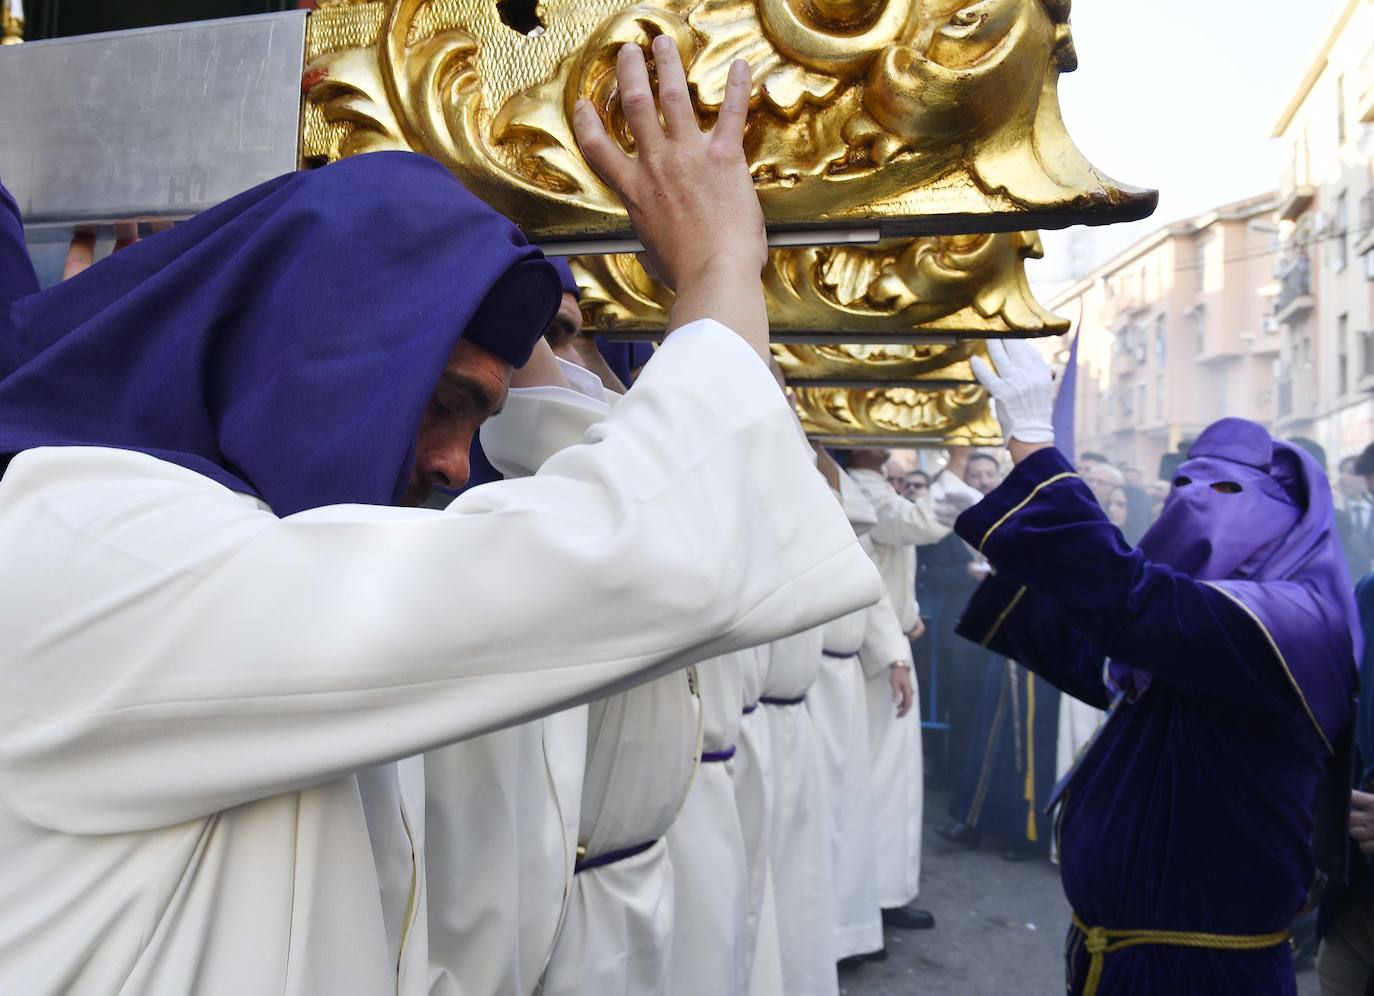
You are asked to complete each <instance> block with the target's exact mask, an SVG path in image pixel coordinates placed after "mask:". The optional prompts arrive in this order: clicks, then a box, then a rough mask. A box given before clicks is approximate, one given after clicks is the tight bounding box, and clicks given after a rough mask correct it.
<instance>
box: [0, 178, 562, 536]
mask: <svg viewBox="0 0 1374 996" xmlns="http://www.w3.org/2000/svg"><path fill="white" fill-rule="evenodd" d="M558 287H559V285H558V275H557V273H556V272H555V270H554V268H553V267H552V266H550V265H549V264H548V262H546V261H545V260H544V258H543V256H542V254H541V253H540V252H539V250H538V249H536V248H534V247H532V246H530V245H528V244H526V242H525V240H524V238H523V236H521V234H520V232H519V231H518V230H517V229H516V227H515V226H514V225H513V224H511V223H510V222H509V221H507V220H506V219H505V218H503V217H501V216H500V215H499V214H497V213H496V212H495V211H493V210H492V209H491V208H489V207H487V206H486V205H485V204H483V203H482V202H481V201H480V200H478V199H477V198H476V197H474V196H473V195H472V194H470V193H468V192H467V190H465V189H464V188H463V187H462V186H461V185H460V184H459V183H458V182H457V181H456V180H455V179H454V178H453V177H452V176H451V175H450V174H449V173H448V172H447V171H446V170H444V169H443V168H442V167H441V166H439V164H438V163H436V162H434V161H433V160H432V159H428V158H426V157H424V156H420V155H416V154H413V153H402V152H379V153H372V154H369V155H364V156H358V157H356V158H353V159H346V160H344V161H342V162H339V163H335V164H334V165H331V166H326V167H324V168H322V169H318V170H313V171H310V172H304V173H293V174H288V175H286V176H282V177H278V178H277V179H275V180H271V181H268V182H267V183H264V184H262V185H260V186H258V187H254V188H253V189H251V190H249V191H247V192H245V193H243V194H240V195H238V196H237V197H235V198H233V199H231V200H229V201H226V202H225V203H223V204H220V205H218V206H217V207H214V208H211V209H210V210H208V211H206V212H204V213H202V214H200V215H198V216H196V217H195V218H192V219H191V220H190V221H187V222H185V223H183V224H181V225H178V226H177V227H176V228H174V229H172V230H171V231H169V232H165V233H162V234H160V235H156V236H153V237H152V238H149V239H147V240H145V241H143V242H140V243H138V244H137V245H135V246H132V247H130V248H128V249H126V250H124V251H122V252H120V253H118V254H116V255H114V256H111V257H109V258H108V259H105V260H102V261H101V262H99V263H97V264H96V265H94V266H92V267H91V268H90V269H88V270H87V271H86V272H85V273H82V274H81V275H79V276H77V277H76V278H74V279H72V280H68V281H66V282H64V283H62V284H59V285H57V286H56V287H53V288H50V289H49V290H46V291H41V292H38V293H30V294H29V295H27V296H23V297H20V298H19V300H17V301H16V302H14V305H13V307H12V308H11V309H10V316H11V320H12V322H13V325H14V328H13V339H12V343H11V346H12V348H13V349H14V350H15V353H16V355H15V357H14V362H11V363H10V364H9V366H8V368H0V375H4V374H7V376H4V379H3V380H0V454H5V453H11V454H12V453H17V452H20V451H22V450H26V449H31V448H34V447H38V446H108V447H115V448H120V449H129V450H138V451H141V452H144V453H148V454H151V455H153V456H156V457H158V458H160V459H163V460H168V461H170V462H173V463H177V464H180V465H181V466H184V467H187V468H188V469H190V470H193V471H196V472H197V473H200V474H204V475H205V476H207V477H210V478H212V479H214V480H216V481H218V482H220V483H221V484H224V485H225V486H226V487H229V488H232V489H233V490H235V491H242V492H246V493H249V494H253V495H256V496H258V497H260V498H262V499H263V500H264V501H265V502H267V504H268V505H269V506H271V508H272V509H273V510H274V511H275V512H276V513H277V514H278V515H289V514H291V513H293V512H297V511H300V510H302V509H307V508H313V507H316V506H320V505H330V504H338V503H345V502H359V503H366V504H394V503H396V502H398V501H400V500H401V498H402V497H403V496H404V494H405V491H406V487H407V484H408V482H409V478H410V474H411V470H412V467H413V465H414V461H415V442H416V437H417V435H418V432H419V425H420V419H421V416H422V414H423V412H424V408H425V405H426V403H427V402H428V400H429V397H430V395H431V393H432V391H433V389H434V386H435V384H437V383H438V379H439V375H440V373H441V372H442V371H443V368H444V365H445V363H446V361H447V360H448V357H449V355H450V353H451V352H452V351H453V347H454V346H455V345H456V344H457V342H458V340H459V338H460V337H461V338H463V339H465V340H468V341H472V342H475V343H477V344H478V345H481V346H483V347H485V348H487V349H488V350H490V351H491V352H493V353H495V354H496V355H497V356H499V357H501V358H502V359H504V360H506V361H507V362H509V363H511V364H512V365H517V366H518V365H520V364H523V363H524V362H525V360H526V359H528V358H529V355H530V352H531V351H532V350H533V348H534V344H535V343H536V342H537V341H538V339H539V337H540V336H541V335H542V334H543V332H544V329H545V327H546V326H547V325H548V323H549V320H550V318H551V317H552V316H553V314H554V312H555V310H556V309H557V307H558V299H559V289H558Z"/></svg>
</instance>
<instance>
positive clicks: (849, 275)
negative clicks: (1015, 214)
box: [572, 232, 1068, 342]
mask: <svg viewBox="0 0 1374 996" xmlns="http://www.w3.org/2000/svg"><path fill="white" fill-rule="evenodd" d="M1041 254H1042V249H1041V246H1040V238H1039V236H1038V235H1037V234H1036V233H1035V232H1011V233H1004V234H999V235H968V236H939V237H936V236H932V237H927V238H918V239H906V240H897V241H894V242H890V243H880V244H878V245H877V246H872V247H869V246H829V247H805V248H787V249H774V250H772V251H771V252H770V253H769V259H768V264H767V266H766V267H765V268H764V274H763V284H764V297H765V301H766V303H767V306H768V319H769V325H770V328H771V329H772V331H773V334H774V337H775V338H776V339H785V340H788V341H797V340H802V341H807V340H809V341H837V340H838V341H857V340H858V339H862V338H863V337H873V339H874V340H875V341H887V342H898V341H919V340H920V339H922V338H929V337H931V336H932V335H935V336H942V337H943V336H948V335H962V336H1000V335H1010V336H1018V337H1024V336H1038V335H1057V334H1059V333H1062V332H1064V331H1067V329H1068V322H1067V321H1066V320H1064V319H1062V318H1059V317H1058V316H1056V315H1054V314H1052V313H1050V312H1049V311H1047V310H1045V308H1043V307H1042V306H1041V305H1040V304H1039V302H1037V301H1036V300H1035V297H1034V295H1033V294H1032V293H1031V290H1030V285H1029V283H1028V282H1027V280H1026V272H1025V260H1026V259H1028V258H1038V257H1039V255H1041ZM572 267H573V272H574V274H575V275H576V276H577V281H578V284H579V285H580V286H581V287H582V289H583V293H582V308H583V315H584V320H585V322H586V325H587V327H588V328H589V329H591V330H593V331H598V332H620V333H628V332H640V333H648V334H651V333H655V332H657V331H659V330H661V329H662V328H663V326H664V323H665V322H666V321H667V317H668V309H669V307H670V306H671V304H672V293H671V292H670V291H669V290H667V288H664V287H662V286H661V285H659V284H657V283H656V282H655V281H653V280H651V279H650V278H649V276H648V275H647V274H646V273H645V272H644V270H643V269H642V268H641V267H640V265H639V264H638V262H636V260H635V258H634V257H633V256H629V255H614V256H588V257H581V256H579V257H574V258H573V259H572Z"/></svg>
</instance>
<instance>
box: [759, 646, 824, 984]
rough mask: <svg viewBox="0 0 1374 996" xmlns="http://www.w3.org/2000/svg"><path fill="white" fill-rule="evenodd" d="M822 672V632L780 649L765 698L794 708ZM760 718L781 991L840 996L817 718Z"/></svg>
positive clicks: (802, 710) (787, 713) (770, 711)
mask: <svg viewBox="0 0 1374 996" xmlns="http://www.w3.org/2000/svg"><path fill="white" fill-rule="evenodd" d="M820 667H821V630H820V629H819V628H816V629H811V630H807V631H805V632H803V633H799V634H797V635H796V636H792V637H788V638H786V639H783V640H778V641H776V642H774V643H773V644H771V645H770V646H769V648H768V674H767V676H766V678H765V681H764V687H763V694H764V697H765V698H766V699H770V700H772V701H773V702H791V701H794V700H796V699H799V698H802V697H803V696H806V695H808V694H810V690H811V688H812V685H813V683H814V682H815V680H816V675H817V673H818V671H819V670H820ZM759 711H760V712H761V713H762V714H763V715H764V717H765V718H766V719H767V720H768V732H769V743H770V745H771V747H772V768H771V771H770V774H771V779H770V784H769V816H770V822H769V837H768V844H769V848H768V852H769V864H770V868H771V870H772V872H773V891H774V896H775V908H776V910H777V926H778V948H779V951H780V954H781V960H782V977H783V992H785V993H786V994H787V996H836V994H837V993H838V992H839V986H838V980H837V978H836V975H835V958H834V953H833V950H832V949H833V946H834V936H835V881H834V871H833V857H832V855H831V843H830V810H829V803H828V801H827V799H826V794H825V784H824V781H823V778H822V774H821V758H820V752H819V748H818V747H817V744H816V732H815V728H814V726H813V724H812V721H811V713H810V712H809V711H808V710H807V708H806V706H805V705H804V704H803V705H773V704H767V703H765V704H764V705H762V706H760V709H759Z"/></svg>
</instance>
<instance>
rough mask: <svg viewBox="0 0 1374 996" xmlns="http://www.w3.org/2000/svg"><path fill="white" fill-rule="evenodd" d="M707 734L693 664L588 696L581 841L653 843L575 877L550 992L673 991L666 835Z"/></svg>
mask: <svg viewBox="0 0 1374 996" xmlns="http://www.w3.org/2000/svg"><path fill="white" fill-rule="evenodd" d="M701 734H702V728H701V709H700V704H699V701H698V699H697V697H696V695H695V694H694V693H693V692H692V691H690V690H689V681H688V676H687V674H686V673H682V672H679V673H676V674H670V675H666V676H664V677H662V678H659V679H657V680H655V681H651V682H648V683H646V684H643V685H640V686H638V687H636V688H632V689H630V690H629V691H627V692H622V693H620V694H619V695H613V696H611V697H610V698H607V699H601V700H599V701H597V702H593V703H592V704H591V707H590V710H589V718H588V723H587V742H586V752H587V753H586V763H587V767H586V774H585V776H584V779H583V788H582V819H581V829H580V831H579V835H578V839H579V850H580V851H581V852H582V856H583V859H584V860H594V859H598V858H607V857H611V856H614V855H616V854H619V853H621V852H626V851H632V850H634V849H636V848H639V847H641V846H643V845H651V846H649V847H648V849H647V850H646V851H643V852H642V853H636V854H633V855H632V856H629V857H624V858H621V859H619V860H615V861H613V862H611V863H609V864H604V865H600V866H598V867H589V868H586V869H585V870H583V871H581V872H578V873H577V874H576V875H574V876H573V882H572V891H571V894H570V896H569V901H568V910H567V914H566V915H565V916H564V918H563V924H562V926H561V927H560V928H559V931H558V937H557V940H556V941H555V942H554V948H553V954H552V956H551V957H550V959H549V967H548V970H547V972H546V973H545V976H544V989H543V993H544V996H600V994H602V993H636V994H643V996H657V994H661V993H666V992H667V991H668V957H669V954H670V950H671V944H672V937H673V926H674V909H675V905H676V898H675V895H674V888H675V876H674V874H673V863H672V858H671V856H670V855H669V852H668V847H667V842H666V841H665V839H664V837H665V835H666V834H667V832H668V828H669V827H670V826H672V824H673V821H674V820H675V819H676V818H677V815H678V812H679V810H681V808H682V805H683V801H684V800H685V799H686V797H687V790H688V787H689V786H690V785H691V783H692V780H693V775H694V772H695V770H696V762H697V753H698V750H699V749H700V743H701Z"/></svg>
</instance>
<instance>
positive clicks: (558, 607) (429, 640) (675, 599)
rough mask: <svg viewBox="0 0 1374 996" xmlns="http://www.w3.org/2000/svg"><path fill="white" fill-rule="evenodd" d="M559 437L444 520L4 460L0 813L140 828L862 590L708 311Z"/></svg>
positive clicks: (566, 701)
mask: <svg viewBox="0 0 1374 996" xmlns="http://www.w3.org/2000/svg"><path fill="white" fill-rule="evenodd" d="M586 438H587V442H586V443H584V444H581V445H575V446H572V447H569V448H566V449H562V450H561V451H559V452H557V453H555V454H554V455H553V456H551V457H550V458H548V459H547V460H545V461H544V462H543V464H542V466H541V467H540V469H539V472H538V473H537V474H536V475H535V476H533V477H530V478H526V479H523V480H515V481H505V482H498V483H496V484H492V485H489V486H484V487H481V488H475V489H473V490H472V491H470V492H468V493H467V494H465V495H463V496H462V497H460V498H459V499H458V500H457V501H455V502H454V503H453V505H452V506H450V508H449V509H448V510H447V511H432V510H427V509H399V508H385V507H374V506H334V507H327V508H320V509H314V510H311V511H308V512H303V513H300V514H298V515H293V516H290V517H288V518H285V519H277V518H276V517H274V516H273V515H271V514H270V513H267V512H264V511H261V510H258V509H256V508H254V507H252V506H251V505H249V504H247V503H246V502H245V501H244V500H243V499H242V498H241V497H240V496H237V495H233V494H231V493H230V492H228V491H226V490H225V489H223V488H220V487H219V486H218V485H215V484H213V483H212V482H209V481H208V480H207V479H205V478H203V477H201V476H199V475H197V474H193V473H191V472H190V471H186V470H184V469H182V468H180V467H176V466H174V465H171V464H167V463H164V462H162V461H159V460H155V459H154V458H152V457H148V456H145V455H142V454H131V453H125V452H122V451H117V450H102V449H81V450H72V449H47V450H35V451H29V452H28V453H24V454H21V455H20V456H19V457H17V458H16V459H15V460H14V462H13V463H12V464H11V466H10V469H9V472H8V473H7V474H6V476H5V479H4V481H3V483H0V549H3V550H5V558H4V564H3V570H5V571H6V572H7V574H8V579H9V580H8V583H7V585H6V589H7V590H6V597H5V598H4V599H0V632H3V633H5V634H6V636H5V642H6V652H5V667H4V668H3V670H2V671H0V797H3V798H4V799H5V800H7V801H8V802H9V803H10V805H11V806H12V807H13V808H14V809H15V810H16V811H17V812H19V813H21V814H23V815H24V816H25V817H27V818H28V819H29V820H30V821H32V822H34V823H36V824H40V825H43V826H47V827H51V828H53V829H58V830H62V831H66V832H72V833H110V832H120V831H130V830H139V829H146V828H151V827H159V826H166V825H170V824H174V823H177V822H181V821H184V820H187V819H193V818H196V817H200V816H204V815H206V814H209V813H213V812H217V811H219V810H223V809H226V808H229V807H232V806H235V805H238V804H241V803H245V802H248V801H252V800H255V799H260V798H264V797H268V796H272V795H276V794H279V793H283V792H289V791H294V790H299V789H301V788H305V787H308V786H310V785H314V784H319V783H321V782H325V781H328V780H330V779H333V778H336V777H339V776H341V775H343V774H346V773H348V772H351V771H354V770H357V769H359V768H361V767H364V766H367V765H371V764H376V763H379V762H383V761H387V760H391V759H394V758H399V757H404V756H408V755H411V754H416V753H420V752H423V751H425V750H429V749H432V748H434V747H438V746H440V745H443V744H445V743H449V742H453V741H455V740H459V739H463V738H466V737H471V736H474V735H478V734H482V733H485V732H488V731H491V730H494V729H497V728H501V727H506V726H510V725H513V724H516V723H522V722H526V721H528V720H531V719H534V718H536V717H538V716H542V715H545V714H548V713H550V712H554V711H557V710H559V709H563V708H566V707H568V706H571V705H574V704H577V703H580V702H585V701H588V700H589V699H592V698H594V697H597V696H602V695H606V694H608V693H612V692H615V691H618V690H620V689H623V688H625V687H627V686H629V685H631V684H635V683H637V682H641V681H644V680H646V679H648V678H652V677H655V676H657V675H659V674H663V673H666V672H667V671H669V670H671V669H673V668H675V667H679V666H681V665H682V664H684V663H687V662H690V661H693V660H700V659H704V658H707V657H713V656H716V655H719V654H723V653H726V652H728V651H732V650H736V649H742V648H745V647H751V646H756V645H758V644H760V643H766V642H769V641H771V640H775V639H778V638H779V637H782V636H785V635H787V634H790V633H795V632H798V631H800V630H803V629H806V628H808V627H811V626H815V625H817V624H819V623H821V622H822V621H824V620H827V619H831V618H834V617H837V616H841V615H843V614H845V613H847V612H851V611H854V610H856V609H858V608H861V607H864V606H866V605H869V604H872V602H873V601H874V600H875V599H877V598H878V597H879V594H880V591H881V587H880V581H879V579H878V575H877V572H876V571H875V570H874V568H873V565H872V563H871V562H870V560H869V558H868V556H867V555H866V554H865V553H864V551H863V550H862V549H861V548H860V547H859V545H858V543H857V542H856V541H855V538H854V533H853V531H852V530H851V529H850V527H849V525H848V523H847V522H846V520H845V518H844V515H843V513H842V512H841V510H840V509H839V507H838V506H837V505H836V503H835V500H834V499H833V498H832V497H831V495H830V493H829V491H828V489H827V488H826V487H825V484H824V483H823V481H822V480H821V478H820V476H819V475H818V474H817V473H816V472H815V469H814V468H813V467H812V464H811V461H810V459H809V454H808V452H807V450H806V447H805V446H804V445H803V443H802V441H801V440H800V439H798V437H797V432H796V427H795V425H794V420H793V417H792V415H791V413H790V412H789V410H788V407H787V403H786V402H785V400H784V399H783V396H782V395H781V393H780V392H779V391H778V389H777V385H776V383H775V382H774V381H773V379H772V378H771V376H770V375H769V373H768V370H767V368H766V367H765V366H764V365H763V364H762V363H761V362H760V361H759V359H758V357H757V356H756V355H755V354H754V353H753V352H752V351H751V350H750V349H749V348H748V347H747V346H746V345H745V344H744V343H743V342H742V341H741V340H740V339H739V338H738V337H737V336H735V335H734V334H733V333H731V332H729V331H728V330H726V329H724V328H722V327H720V326H719V325H716V324H715V323H714V322H702V323H696V324H695V325H694V326H689V327H687V328H684V329H681V330H679V331H678V332H676V333H675V334H674V335H672V336H671V337H669V339H668V340H667V342H666V344H665V345H664V347H663V348H662V349H660V350H658V351H657V352H656V353H655V354H654V358H653V359H652V360H651V361H650V363H649V364H648V366H647V367H646V368H645V370H644V373H643V374H642V376H641V378H640V380H639V382H638V383H637V384H636V386H635V389H634V391H632V392H631V393H629V394H627V395H626V396H625V397H624V398H623V399H622V400H621V401H620V402H619V403H618V404H617V405H616V406H615V408H614V409H613V411H612V412H611V414H610V415H609V416H608V417H607V418H606V419H605V420H604V421H603V422H600V423H599V424H597V425H594V426H593V427H592V428H591V429H590V430H589V431H588V432H587V433H586ZM131 466H132V467H134V468H135V469H134V472H130V470H129V468H130V467H131ZM111 467H114V468H115V469H116V470H117V471H118V472H117V473H116V472H115V470H111ZM627 620H628V621H631V622H632V623H633V625H624V624H623V623H625V622H626V621H627Z"/></svg>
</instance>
